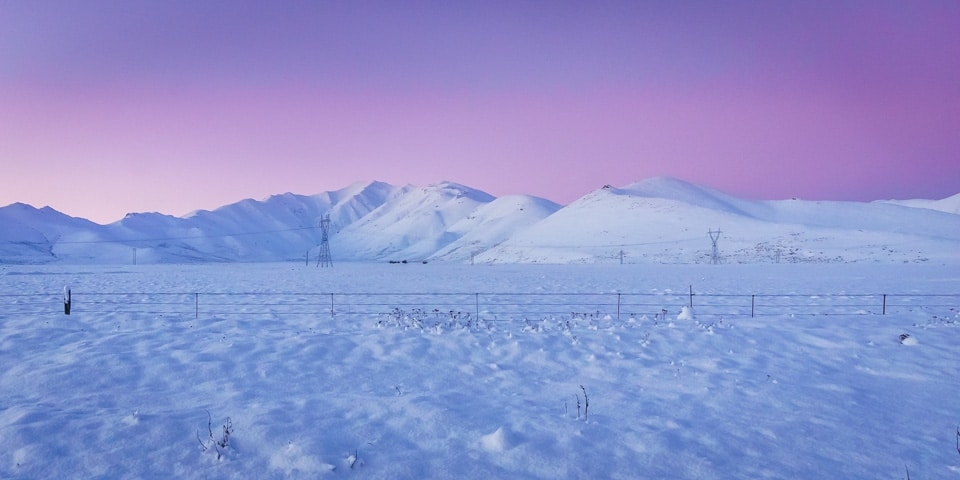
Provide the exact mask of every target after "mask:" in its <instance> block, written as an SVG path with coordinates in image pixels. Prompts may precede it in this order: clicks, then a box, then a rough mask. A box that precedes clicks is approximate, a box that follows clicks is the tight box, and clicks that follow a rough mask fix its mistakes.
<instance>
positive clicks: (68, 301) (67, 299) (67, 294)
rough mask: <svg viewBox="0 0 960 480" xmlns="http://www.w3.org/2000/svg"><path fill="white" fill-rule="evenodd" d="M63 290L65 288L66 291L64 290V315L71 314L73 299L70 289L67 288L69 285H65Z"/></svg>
mask: <svg viewBox="0 0 960 480" xmlns="http://www.w3.org/2000/svg"><path fill="white" fill-rule="evenodd" d="M63 290H64V292H63V314H64V315H70V306H71V303H72V300H71V299H70V289H69V288H67V287H63Z"/></svg>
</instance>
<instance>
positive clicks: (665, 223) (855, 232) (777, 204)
mask: <svg viewBox="0 0 960 480" xmlns="http://www.w3.org/2000/svg"><path fill="white" fill-rule="evenodd" d="M711 230H713V231H716V230H719V231H720V232H721V233H720V236H719V240H718V249H719V252H720V255H721V259H722V261H724V262H732V263H755V262H850V261H857V262H860V261H884V262H885V261H897V262H901V261H906V262H926V261H955V260H960V258H958V256H960V215H954V214H948V213H944V212H940V211H934V210H929V209H914V208H908V207H903V206H899V205H890V204H886V203H876V202H875V203H863V202H811V201H802V200H782V201H749V200H743V199H739V198H736V197H732V196H730V195H726V194H724V193H721V192H718V191H715V190H712V189H709V188H706V187H702V186H699V185H694V184H690V183H687V182H683V181H680V180H677V179H673V178H667V177H658V178H653V179H649V180H645V181H642V182H638V183H634V184H631V185H628V186H626V187H623V188H615V187H611V186H606V187H604V188H602V189H599V190H597V191H594V192H592V193H590V194H588V195H586V196H584V197H582V198H580V199H579V200H577V201H575V202H573V203H571V204H570V205H568V206H566V207H565V208H563V209H562V210H560V211H558V212H557V213H555V214H553V215H551V216H550V217H548V218H546V219H545V220H543V221H541V222H539V223H537V224H536V225H534V226H532V227H531V228H528V229H526V230H525V231H523V232H519V233H518V234H517V235H514V236H512V237H511V238H510V239H509V240H507V241H505V242H503V243H501V244H500V245H498V246H496V247H494V248H492V249H490V250H488V251H486V252H484V253H482V254H480V255H479V256H478V257H477V259H476V260H477V261H483V262H489V263H516V262H537V263H539V262H542V263H570V262H574V263H602V262H615V261H620V259H621V258H622V259H623V261H625V262H630V263H636V262H657V263H704V262H709V261H711V256H712V242H711V239H710V237H709V235H708V232H709V231H711Z"/></svg>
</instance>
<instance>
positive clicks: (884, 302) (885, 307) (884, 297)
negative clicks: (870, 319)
mask: <svg viewBox="0 0 960 480" xmlns="http://www.w3.org/2000/svg"><path fill="white" fill-rule="evenodd" d="M886 314H887V294H886V293H884V294H883V313H881V315H886Z"/></svg>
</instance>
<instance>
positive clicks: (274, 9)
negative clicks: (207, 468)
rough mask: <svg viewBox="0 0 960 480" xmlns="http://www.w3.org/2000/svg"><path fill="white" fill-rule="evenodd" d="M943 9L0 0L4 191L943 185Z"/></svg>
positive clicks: (218, 197)
mask: <svg viewBox="0 0 960 480" xmlns="http://www.w3.org/2000/svg"><path fill="white" fill-rule="evenodd" d="M958 25H960V2H957V1H955V0H944V1H901V0H896V1H885V0H866V1H834V0H831V1H824V2H817V1H804V2H776V1H774V2H771V1H767V0H761V1H756V2H754V1H725V2H716V1H703V2H701V1H695V0H691V1H683V2H667V1H664V2H660V1H650V2H645V1H633V0H631V1H624V2H588V1H569V2H567V1H533V2H527V1H523V0H510V1H503V2H499V1H479V2H466V1H437V2H408V1H383V2H368V1H363V0H360V1H320V0H317V1H297V0H292V1H284V2H275V1H263V2H249V1H246V2H244V1H233V0H231V1H196V0H188V1H176V0H174V1H171V0H163V1H160V0H157V1H141V0H117V1H99V0H76V1H45V0H36V1H33V0H31V1H6V2H0V166H2V170H0V206H2V205H6V204H9V203H13V202H17V201H20V202H26V203H31V204H33V205H35V206H38V207H39V206H44V205H50V206H52V207H54V208H56V209H58V210H60V211H63V212H65V213H67V214H70V215H74V216H81V217H86V218H89V219H91V220H94V221H97V222H100V223H107V222H112V221H115V220H119V219H120V218H122V217H123V215H124V214H125V213H127V212H140V211H159V212H163V213H168V214H173V215H182V214H185V213H187V212H189V211H191V210H194V209H199V208H205V209H212V208H216V207H218V206H221V205H224V204H228V203H232V202H235V201H238V200H241V199H243V198H248V197H252V198H263V197H265V196H268V195H270V194H276V193H284V192H288V191H291V192H294V193H301V194H314V193H319V192H323V191H326V190H335V189H339V188H342V187H345V186H347V185H349V184H351V183H353V182H355V181H370V180H382V181H386V182H389V183H393V184H405V183H413V184H416V185H426V184H429V183H435V182H438V181H441V180H451V181H455V182H459V183H463V184H465V185H468V186H471V187H474V188H478V189H481V190H484V191H487V192H489V193H491V194H493V195H498V196H499V195H505V194H511V193H528V194H532V195H538V196H542V197H546V198H549V199H551V200H554V201H556V202H560V203H568V202H570V201H572V200H575V199H576V198H579V197H580V196H583V195H585V194H587V193H589V192H590V191H592V190H594V189H596V188H599V187H601V186H602V185H604V184H613V185H618V186H620V185H626V184H629V183H632V182H634V181H637V180H642V179H644V178H647V177H651V176H656V175H670V176H675V177H679V178H682V179H684V180H688V181H691V182H695V183H700V184H704V185H708V186H712V187H714V188H717V189H720V190H723V191H726V192H728V193H731V194H734V195H738V196H741V197H745V198H755V199H778V198H788V197H794V196H799V197H802V198H805V199H832V200H874V199H890V198H944V197H947V196H950V195H953V194H956V193H960V27H958Z"/></svg>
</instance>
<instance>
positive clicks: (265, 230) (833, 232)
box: [0, 177, 960, 263]
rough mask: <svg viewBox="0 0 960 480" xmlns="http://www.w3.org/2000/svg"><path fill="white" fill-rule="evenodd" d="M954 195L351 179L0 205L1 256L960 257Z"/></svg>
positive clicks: (673, 183)
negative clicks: (738, 193)
mask: <svg viewBox="0 0 960 480" xmlns="http://www.w3.org/2000/svg"><path fill="white" fill-rule="evenodd" d="M958 207H960V194H958V195H955V196H953V197H950V198H947V199H943V200H907V201H877V202H830V201H805V200H770V201H753V200H745V199H741V198H737V197H734V196H731V195H728V194H726V193H723V192H719V191H717V190H714V189H711V188H708V187H704V186H701V185H695V184H691V183H688V182H684V181H681V180H677V179H674V178H669V177H656V178H651V179H647V180H643V181H640V182H636V183H632V184H629V185H626V186H624V187H621V188H617V187H613V186H605V187H604V188H601V189H599V190H596V191H594V192H591V193H589V194H587V195H585V196H583V197H582V198H580V199H578V200H576V201H574V202H573V203H571V204H569V205H567V206H566V207H561V206H560V205H557V204H555V203H553V202H550V201H548V200H545V199H542V198H536V197H530V196H525V195H511V196H504V197H502V198H494V197H493V196H491V195H489V194H487V193H485V192H482V191H479V190H476V189H472V188H470V187H467V186H464V185H460V184H456V183H452V182H442V183H439V184H435V185H428V186H425V187H415V186H411V185H406V186H400V187H398V186H393V185H389V184H386V183H382V182H371V183H356V184H353V185H351V186H348V187H346V188H344V189H341V190H337V191H332V192H324V193H320V194H317V195H309V196H304V195H296V194H292V193H285V194H282V195H274V196H271V197H269V198H266V199H263V200H253V199H246V200H242V201H240V202H237V203H234V204H230V205H226V206H223V207H220V208H218V209H216V210H212V211H207V210H200V211H196V212H193V213H191V214H189V215H186V216H184V217H173V216H169V215H162V214H159V213H133V214H129V215H127V217H126V218H124V219H123V220H120V221H118V222H115V223H112V224H109V225H98V224H96V223H93V222H89V221H87V220H84V219H79V218H74V217H70V216H67V215H64V214H62V213H60V212H57V211H55V210H53V209H51V208H49V207H44V208H42V209H36V208H34V207H31V206H29V205H24V204H19V203H18V204H13V205H9V206H6V207H2V208H0V262H2V263H49V262H65V263H130V262H132V261H138V262H141V263H193V262H236V261H239V262H261V261H293V260H298V259H299V260H303V259H305V258H306V256H307V255H309V256H310V258H314V259H315V258H316V255H317V252H318V245H319V243H320V239H321V231H320V229H319V228H318V225H319V223H320V220H321V219H322V218H323V217H324V216H327V215H329V216H330V219H331V231H330V246H331V250H332V253H333V257H334V260H336V261H387V260H398V261H399V260H407V261H421V260H427V261H446V262H460V263H466V262H478V263H610V262H619V261H623V262H628V263H705V262H709V261H711V260H712V256H711V253H712V243H711V239H710V238H709V236H708V231H716V230H720V232H721V233H720V237H719V240H718V243H717V246H718V249H719V253H720V255H721V258H722V261H723V262H726V263H758V262H760V263H762V262H955V261H960V214H958V213H956V211H957V210H958Z"/></svg>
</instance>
